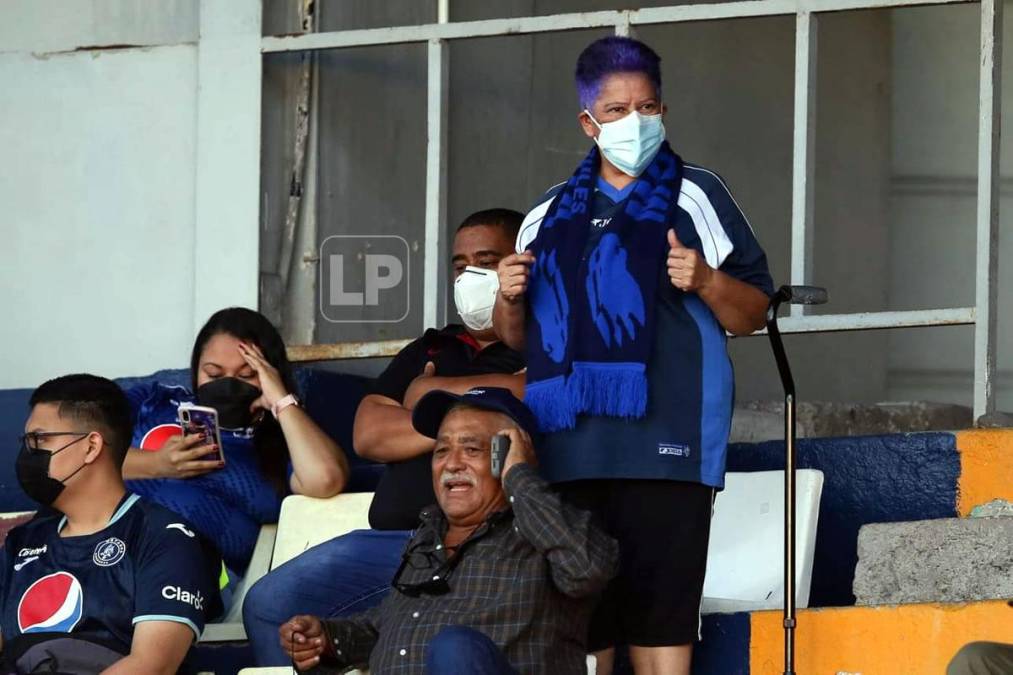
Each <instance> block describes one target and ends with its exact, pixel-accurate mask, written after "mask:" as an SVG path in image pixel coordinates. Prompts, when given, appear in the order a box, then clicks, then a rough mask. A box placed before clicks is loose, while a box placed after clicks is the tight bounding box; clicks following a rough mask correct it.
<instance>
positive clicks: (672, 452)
mask: <svg viewBox="0 0 1013 675" xmlns="http://www.w3.org/2000/svg"><path fill="white" fill-rule="evenodd" d="M634 185H635V183H631V184H630V185H629V186H627V187H626V189H624V190H622V191H619V190H616V189H615V188H614V187H612V186H611V185H609V184H608V183H606V182H605V181H603V180H601V179H600V178H599V180H598V188H597V190H596V191H595V195H594V199H593V200H592V205H591V208H592V213H591V225H590V227H591V232H590V236H589V237H588V241H587V247H586V250H585V255H587V254H589V253H590V252H591V251H592V250H593V249H594V247H595V246H596V245H597V244H598V241H599V239H600V238H601V236H602V235H603V234H604V233H606V232H608V231H609V225H610V223H611V220H612V217H613V216H614V215H615V214H616V213H618V212H619V211H620V209H621V208H622V207H623V203H624V201H625V199H626V197H628V196H629V194H630V193H631V192H632V191H633V187H634ZM562 188H563V184H560V185H557V186H556V187H554V188H552V189H551V190H549V192H547V193H546V194H545V195H544V196H543V197H542V198H541V199H540V200H539V202H538V204H537V205H536V206H535V207H534V208H533V209H532V210H531V211H530V212H529V213H528V215H527V217H525V219H524V223H523V224H522V225H521V230H520V233H519V234H518V237H517V251H518V252H522V251H524V250H525V249H526V248H527V247H528V246H529V245H530V244H531V243H532V242H533V241H535V239H536V238H537V236H538V231H539V227H540V225H541V221H542V218H543V217H544V216H545V213H546V212H547V211H548V209H549V206H550V205H551V204H552V201H553V199H554V198H555V196H556V195H557V194H558V193H559V192H560V191H561V190H562ZM678 206H679V208H678V209H677V211H676V213H677V216H676V219H675V222H673V223H671V226H672V227H673V228H674V229H675V232H676V235H677V236H678V238H679V241H681V242H682V243H683V244H684V245H685V246H688V247H692V248H694V249H696V250H697V251H699V252H700V253H701V254H702V255H703V256H704V257H705V258H706V259H707V262H708V264H710V265H711V267H714V268H717V269H720V270H721V271H723V272H725V273H727V274H729V275H731V276H733V277H735V278H736V279H739V280H740V281H744V282H746V283H748V284H751V285H753V286H755V287H756V288H758V289H760V290H761V291H763V292H764V293H766V294H768V295H770V294H772V293H773V281H772V280H771V278H770V273H769V271H768V270H767V258H766V255H765V254H764V252H763V249H762V248H760V245H759V243H758V242H757V240H756V237H755V236H754V234H753V231H752V228H751V227H750V225H749V223H748V222H747V220H746V218H745V216H744V215H743V214H742V211H741V210H740V209H739V207H738V205H737V204H736V203H735V200H734V199H733V198H732V196H731V193H730V192H729V191H728V188H727V187H726V186H725V184H724V182H723V181H722V180H721V179H720V178H719V177H718V176H717V175H716V174H714V173H712V172H711V171H708V170H707V169H704V168H702V167H698V166H693V165H691V164H686V165H685V167H684V175H683V179H682V185H681V191H680V194H679V196H678ZM657 298H658V303H659V306H658V308H657V321H656V328H655V335H654V346H653V350H652V354H651V358H650V359H649V361H648V362H647V378H648V400H647V413H646V415H645V416H644V417H643V418H642V419H638V420H630V421H627V420H623V419H619V418H615V417H593V416H588V415H581V416H579V417H578V418H577V424H576V426H575V428H573V429H570V430H564V431H560V432H555V433H552V434H547V435H546V438H545V439H544V441H543V442H542V444H541V446H542V447H541V448H540V451H539V463H540V466H541V470H542V473H543V474H544V475H545V477H546V479H547V480H549V481H550V482H563V481H571V480H582V479H599V478H629V479H652V478H660V479H668V480H685V481H693V482H699V483H703V484H705V485H710V486H713V487H716V488H721V487H723V486H724V473H725V456H726V447H727V444H728V435H729V433H730V430H731V419H732V405H733V398H734V389H735V386H734V380H733V376H732V364H731V360H730V359H729V357H728V351H727V345H726V342H727V339H726V336H725V331H724V329H722V327H721V325H720V324H719V323H718V321H717V319H716V318H715V316H714V313H713V312H711V310H710V308H709V307H708V306H707V305H706V304H705V303H704V302H703V301H702V300H701V299H700V298H699V297H698V296H697V295H696V294H695V293H684V292H682V291H680V290H678V289H676V288H675V287H673V286H672V284H671V281H670V279H669V277H668V269H667V267H666V266H665V265H662V266H661V267H660V268H659V269H658V294H657Z"/></svg>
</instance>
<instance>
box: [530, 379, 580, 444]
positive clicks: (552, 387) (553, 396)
mask: <svg viewBox="0 0 1013 675" xmlns="http://www.w3.org/2000/svg"><path fill="white" fill-rule="evenodd" d="M524 403H526V404H527V406H528V407H529V408H530V409H531V412H533V413H534V414H535V418H536V419H537V420H538V427H539V429H540V430H541V431H543V432H545V433H549V432H553V431H562V430H563V429H572V428H573V427H574V426H576V424H577V414H576V412H575V411H574V408H573V405H572V404H571V403H570V397H569V396H568V395H567V384H566V380H565V379H564V378H563V376H562V375H560V376H557V377H553V378H552V379H549V380H543V381H541V382H529V383H528V384H527V386H526V387H525V389H524Z"/></svg>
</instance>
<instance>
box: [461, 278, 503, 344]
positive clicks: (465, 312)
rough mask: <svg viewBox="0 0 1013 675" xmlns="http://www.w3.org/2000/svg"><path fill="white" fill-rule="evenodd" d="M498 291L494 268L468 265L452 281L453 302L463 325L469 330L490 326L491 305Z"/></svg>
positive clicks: (484, 328) (497, 280) (483, 328)
mask: <svg viewBox="0 0 1013 675" xmlns="http://www.w3.org/2000/svg"><path fill="white" fill-rule="evenodd" d="M498 291H499V275H498V274H497V273H496V270H486V269H482V268H481V267H472V266H470V265H469V266H468V267H465V268H464V271H463V272H461V276H459V277H457V280H456V281H455V282H454V304H455V305H457V313H458V314H460V315H461V320H462V321H464V325H465V326H467V327H468V328H470V329H471V330H487V329H489V328H492V307H493V305H495V304H496V293H497V292H498Z"/></svg>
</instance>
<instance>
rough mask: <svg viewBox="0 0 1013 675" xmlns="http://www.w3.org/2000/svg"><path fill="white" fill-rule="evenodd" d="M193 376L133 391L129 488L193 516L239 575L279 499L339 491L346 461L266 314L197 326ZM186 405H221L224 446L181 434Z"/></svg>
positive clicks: (226, 312) (126, 470)
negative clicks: (305, 398)
mask: <svg viewBox="0 0 1013 675" xmlns="http://www.w3.org/2000/svg"><path fill="white" fill-rule="evenodd" d="M190 380H191V388H189V389H188V388H185V387H180V386H175V385H169V384H163V383H158V382H156V383H154V384H149V385H144V386H139V387H134V388H132V389H128V390H127V397H128V398H129V399H130V403H131V406H132V408H133V412H134V419H135V423H134V438H133V443H132V447H131V449H130V452H128V453H127V459H126V461H125V462H124V464H123V476H124V478H126V479H127V480H128V483H127V485H128V488H129V489H130V490H132V491H133V492H135V493H137V494H140V495H141V496H143V497H146V498H148V499H151V500H153V501H155V502H158V503H159V504H161V505H162V506H165V507H166V508H169V509H171V510H173V511H175V512H176V513H178V514H180V515H181V516H184V517H185V518H186V519H187V520H189V521H190V522H191V523H192V524H193V526H194V527H195V528H196V529H197V530H198V531H200V533H201V534H203V535H204V536H206V537H207V538H208V539H210V540H211V541H212V542H213V543H214V544H215V545H216V546H217V547H218V549H219V550H220V551H221V553H222V557H223V558H224V560H225V565H226V567H227V568H228V569H229V570H230V571H232V572H233V573H235V574H242V573H243V572H245V570H246V566H247V564H248V563H249V561H250V556H251V555H252V553H253V547H254V544H255V543H256V540H257V534H258V532H259V531H260V526H261V525H262V524H265V523H273V522H277V520H278V512H279V510H280V508H281V500H282V499H283V498H284V497H285V496H286V495H287V494H289V493H295V494H303V495H307V496H310V497H331V496H334V495H336V494H338V493H339V492H341V490H342V489H343V488H344V486H345V483H346V482H347V477H348V462H347V460H346V459H345V454H344V452H343V451H342V450H341V448H340V447H338V445H337V443H335V442H334V440H332V439H331V438H330V436H328V435H327V434H326V433H324V431H323V430H321V429H320V427H319V426H317V424H316V423H315V422H314V421H313V420H312V419H310V417H309V415H307V414H306V412H305V410H303V409H302V407H301V405H300V403H299V400H298V399H297V398H296V396H295V393H294V391H295V387H294V382H293V378H292V371H291V366H290V365H289V362H288V358H287V357H286V355H285V344H284V341H283V340H282V338H281V335H279V334H278V331H277V330H276V329H275V328H274V326H272V325H271V323H270V322H269V321H268V320H267V319H266V318H265V317H264V316H263V315H262V314H259V313H257V312H254V311H252V310H249V309H245V308H242V307H230V308H228V309H223V310H220V311H218V312H216V313H215V314H214V315H213V316H212V317H211V318H210V319H209V320H208V322H207V323H206V324H205V325H204V327H203V328H201V330H200V332H199V333H198V334H197V339H196V340H195V342H194V346H193V352H192V354H191V357H190ZM181 405H183V406H186V405H199V406H205V407H209V408H214V409H215V410H216V411H217V414H218V427H219V435H220V438H221V445H222V447H221V448H219V447H217V443H216V440H215V437H214V434H213V433H211V434H208V437H207V438H205V437H204V436H202V435H200V434H191V435H183V433H182V428H181V427H180V426H179V421H178V420H179V407H180V406H181Z"/></svg>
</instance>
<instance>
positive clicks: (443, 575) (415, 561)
mask: <svg viewBox="0 0 1013 675" xmlns="http://www.w3.org/2000/svg"><path fill="white" fill-rule="evenodd" d="M465 543H467V542H465ZM425 546H428V544H427V543H425V542H420V543H418V544H415V545H414V546H409V547H408V549H407V550H406V551H405V552H404V555H402V556H401V566H400V567H398V568H397V572H395V573H394V580H393V581H392V582H391V586H393V587H394V588H396V589H397V590H399V591H400V592H402V593H404V594H405V595H407V596H408V597H411V598H417V597H419V596H420V595H422V594H423V593H425V594H426V595H446V594H447V593H449V592H450V582H449V581H448V580H447V579H448V577H449V576H450V575H451V574H452V573H453V571H454V569H455V568H456V567H457V564H458V563H459V562H460V560H461V548H463V544H462V546H461V547H460V548H458V550H457V552H456V553H455V554H454V555H452V556H450V557H448V558H447V559H446V560H444V561H443V562H442V563H439V565H438V566H437V567H436V569H435V570H434V571H433V576H432V578H431V579H426V580H425V581H422V582H419V583H415V584H406V583H403V582H402V581H401V576H402V575H403V574H404V571H405V569H406V568H408V567H411V568H412V569H414V570H425V569H432V567H433V566H434V565H436V564H437V563H438V562H439V558H437V556H436V554H435V553H434V552H433V551H427V550H422V549H423V547H425Z"/></svg>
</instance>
